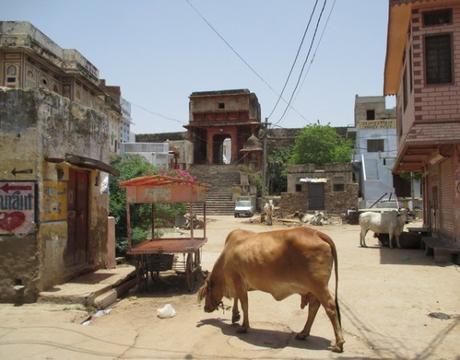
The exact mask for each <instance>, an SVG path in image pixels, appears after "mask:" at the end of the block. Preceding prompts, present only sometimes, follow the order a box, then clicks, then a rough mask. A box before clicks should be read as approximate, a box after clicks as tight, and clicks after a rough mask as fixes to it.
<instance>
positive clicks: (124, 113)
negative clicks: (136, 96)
mask: <svg viewBox="0 0 460 360" xmlns="http://www.w3.org/2000/svg"><path fill="white" fill-rule="evenodd" d="M131 123H132V118H131V103H130V102H129V101H128V100H126V99H124V98H121V122H120V141H121V142H122V143H127V142H131V140H130V128H131ZM131 137H132V136H131ZM133 142H134V141H133Z"/></svg>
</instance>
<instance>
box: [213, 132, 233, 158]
mask: <svg viewBox="0 0 460 360" xmlns="http://www.w3.org/2000/svg"><path fill="white" fill-rule="evenodd" d="M212 147H213V150H212V153H213V159H212V162H213V164H218V165H223V164H231V162H232V138H231V136H230V135H228V134H217V135H214V136H213V138H212Z"/></svg>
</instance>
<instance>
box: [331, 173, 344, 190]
mask: <svg viewBox="0 0 460 360" xmlns="http://www.w3.org/2000/svg"><path fill="white" fill-rule="evenodd" d="M332 190H333V191H334V192H340V191H345V178H344V177H343V176H335V177H334V180H333V185H332Z"/></svg>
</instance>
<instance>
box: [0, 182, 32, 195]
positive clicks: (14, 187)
mask: <svg viewBox="0 0 460 360" xmlns="http://www.w3.org/2000/svg"><path fill="white" fill-rule="evenodd" d="M0 189H2V190H3V191H4V192H6V193H8V192H9V191H10V190H29V191H30V190H32V186H30V185H10V184H8V183H6V184H5V185H3V186H2V187H0Z"/></svg>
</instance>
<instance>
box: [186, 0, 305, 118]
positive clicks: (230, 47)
mask: <svg viewBox="0 0 460 360" xmlns="http://www.w3.org/2000/svg"><path fill="white" fill-rule="evenodd" d="M185 1H186V2H187V4H188V5H189V6H190V7H191V8H192V9H193V11H195V13H196V14H197V15H198V16H199V17H200V18H201V19H202V20H203V21H204V22H205V23H206V25H208V27H209V28H210V29H211V30H212V31H213V32H214V33H215V34H216V35H217V36H218V37H219V38H220V39H221V40H222V41H223V42H224V44H225V45H227V47H228V48H229V49H230V50H231V51H232V52H233V53H234V54H235V55H236V56H237V57H238V58H239V59H240V60H241V61H242V62H243V63H244V64H245V65H246V66H247V68H248V69H249V70H251V72H252V73H253V74H254V75H256V76H257V77H258V78H259V80H260V81H262V82H263V83H264V84H265V85H266V86H267V87H268V88H269V89H270V90H271V91H272V92H273V93H274V94H275V95H276V96H281V95H280V94H279V93H278V92H277V91H276V90H275V89H274V88H273V87H272V86H271V85H270V83H269V82H268V81H267V80H265V79H264V78H263V76H262V75H260V74H259V73H258V72H257V70H256V69H255V68H254V67H253V66H251V64H249V63H248V62H247V61H246V59H245V58H243V56H242V55H240V53H239V52H238V51H236V49H235V48H234V47H233V46H232V45H231V44H230V43H229V42H228V41H227V40H226V39H225V38H224V36H223V35H221V34H220V33H219V31H217V29H216V28H215V27H214V26H213V25H212V24H211V22H210V21H209V20H208V19H206V17H205V16H204V15H203V14H202V13H201V12H200V11H199V10H198V9H197V8H196V7H195V6H194V5H193V4H192V2H191V1H190V0H185ZM281 100H283V101H284V102H285V103H286V104H287V101H286V99H284V98H283V97H281ZM289 107H290V108H291V109H292V110H294V112H295V113H296V114H297V115H299V116H300V117H301V118H302V119H304V120H307V118H306V117H305V116H303V115H302V114H301V113H300V112H299V111H298V110H297V109H296V108H295V107H294V106H291V105H289Z"/></svg>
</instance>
